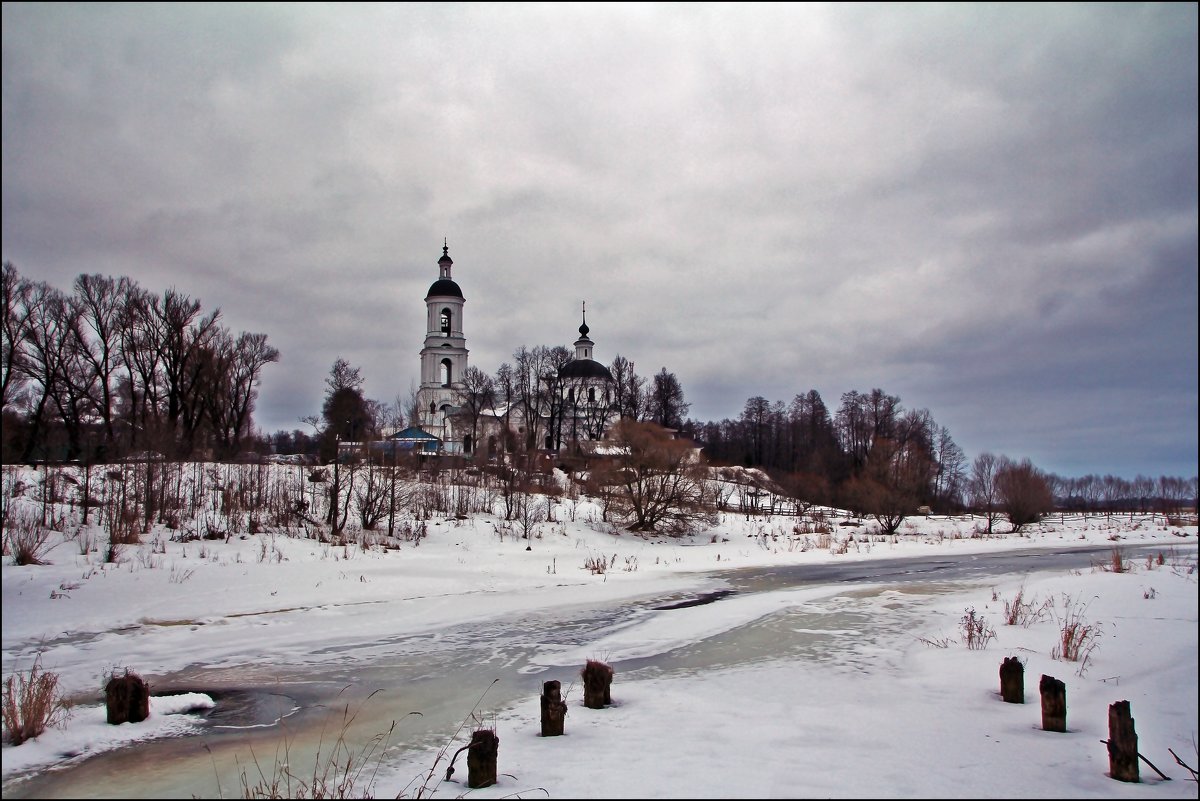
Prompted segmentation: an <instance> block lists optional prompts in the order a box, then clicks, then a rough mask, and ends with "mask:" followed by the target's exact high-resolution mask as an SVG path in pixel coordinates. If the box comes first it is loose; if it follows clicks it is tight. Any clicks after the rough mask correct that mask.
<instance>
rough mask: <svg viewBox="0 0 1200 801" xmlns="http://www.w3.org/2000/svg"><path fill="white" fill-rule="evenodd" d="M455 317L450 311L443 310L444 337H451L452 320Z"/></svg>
mask: <svg viewBox="0 0 1200 801" xmlns="http://www.w3.org/2000/svg"><path fill="white" fill-rule="evenodd" d="M452 316H453V315H452V314H451V312H450V310H449V309H442V335H443V336H450V319H451V317H452Z"/></svg>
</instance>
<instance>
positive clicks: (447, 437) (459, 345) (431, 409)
mask: <svg viewBox="0 0 1200 801" xmlns="http://www.w3.org/2000/svg"><path fill="white" fill-rule="evenodd" d="M453 266H454V261H453V260H452V259H451V258H450V247H449V244H448V243H444V244H443V247H442V257H441V258H440V259H438V278H437V280H436V281H434V282H433V283H432V284H431V285H430V287H429V291H428V292H427V293H426V294H425V344H424V347H422V348H421V384H420V387H419V389H418V391H417V397H416V401H415V406H416V409H415V410H414V411H416V412H417V413H418V417H417V419H415V420H413V421H412V422H411V425H412V426H415V427H417V428H420V429H421V430H423V431H425V432H427V433H428V434H431V435H433V436H434V437H436V438H437V439H438V440H440V443H441V445H440V450H441V452H442V453H443V454H452V455H463V456H469V457H470V456H475V455H476V454H477V453H479V454H481V455H482V456H484V458H487V457H489V456H494V455H498V454H497V447H498V446H499V447H501V448H502V447H503V445H502V443H504V442H512V441H519V440H520V437H519V436H516V431H515V430H516V429H519V430H520V431H522V432H523V431H524V427H525V426H527V425H530V424H533V425H534V426H535V428H537V430H538V431H539V432H543V433H541V435H540V436H539V444H541V445H543V446H544V448H545V450H547V451H550V452H555V453H558V452H561V451H573V450H575V449H578V448H580V447H581V445H584V444H586V443H593V442H595V441H597V440H600V439H602V438H603V436H604V435H605V434H606V433H607V432H608V431H609V429H610V428H611V427H612V425H613V424H614V423H615V422H616V420H617V412H616V403H615V401H616V398H615V395H614V392H613V377H612V374H611V372H610V371H609V369H608V368H607V367H605V366H604V365H603V364H601V363H600V362H598V361H596V360H595V359H594V358H593V348H594V346H595V343H594V342H592V340H591V339H590V338H589V337H588V334H589V333H590V329H589V328H588V325H587V310H586V306H585V307H584V310H583V324H582V325H580V326H579V338H578V339H577V340H575V358H574V359H571V360H570V361H568V362H566V363H565V364H564V365H562V367H560V368H559V370H558V375H557V377H556V380H555V381H553V386H551V387H548V389H547V397H546V398H545V400H546V403H545V406H546V408H544V409H541V410H539V413H538V414H539V415H540V416H541V417H542V419H540V420H536V421H526V420H523V419H521V417H520V416H519V415H516V414H513V413H511V412H510V413H509V414H507V415H505V414H503V412H502V411H501V410H499V409H496V408H492V409H489V410H486V413H485V414H484V415H483V416H482V418H481V420H480V421H479V422H478V423H477V425H476V436H477V437H478V439H479V441H478V442H474V441H472V434H471V425H470V423H469V422H468V421H467V420H465V419H464V415H463V412H462V402H463V391H464V389H465V387H464V385H463V381H462V378H463V375H464V373H465V372H466V370H467V367H468V353H469V351H468V350H467V339H466V335H465V333H464V332H465V325H464V321H463V307H464V305H465V304H466V298H465V297H464V295H463V292H462V289H461V287H459V285H458V283H457V282H456V281H455V280H454V277H453V275H452V274H451V271H452V268H453ZM505 425H507V426H509V427H510V428H512V429H514V431H510V432H505V431H504V430H503V429H504V427H505ZM481 445H482V447H481Z"/></svg>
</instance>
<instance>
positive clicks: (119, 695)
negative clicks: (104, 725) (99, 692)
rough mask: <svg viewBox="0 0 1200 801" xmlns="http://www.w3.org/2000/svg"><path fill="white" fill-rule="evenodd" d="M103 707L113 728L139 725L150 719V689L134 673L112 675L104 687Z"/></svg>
mask: <svg viewBox="0 0 1200 801" xmlns="http://www.w3.org/2000/svg"><path fill="white" fill-rule="evenodd" d="M104 706H105V710H106V712H107V715H108V722H109V723H111V724H113V725H114V726H116V725H119V724H121V723H141V722H142V721H143V720H145V719H146V718H148V717H150V687H149V685H147V684H146V682H145V681H144V680H143V679H142V677H141V676H139V675H137V674H136V673H129V672H128V671H126V673H125V675H123V676H116V675H114V676H112V677H111V678H109V680H108V684H106V685H104Z"/></svg>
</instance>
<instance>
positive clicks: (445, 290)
mask: <svg viewBox="0 0 1200 801" xmlns="http://www.w3.org/2000/svg"><path fill="white" fill-rule="evenodd" d="M462 296H463V293H462V290H461V289H459V288H458V284H456V283H454V282H453V281H451V280H450V279H449V278H439V279H438V280H436V281H434V282H433V283H432V284H430V285H429V292H427V293H426V294H425V297H427V298H432V297H450V298H461V297H462Z"/></svg>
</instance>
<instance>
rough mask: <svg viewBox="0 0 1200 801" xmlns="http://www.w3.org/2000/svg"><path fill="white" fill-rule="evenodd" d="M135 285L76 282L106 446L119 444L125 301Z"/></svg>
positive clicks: (84, 349)
mask: <svg viewBox="0 0 1200 801" xmlns="http://www.w3.org/2000/svg"><path fill="white" fill-rule="evenodd" d="M132 285H133V282H132V281H130V279H128V278H121V279H119V280H114V279H113V278H110V277H107V276H103V275H86V274H85V275H80V276H79V277H78V278H76V279H75V297H76V302H77V303H78V304H79V307H80V309H81V314H80V323H81V325H80V326H79V327H78V328H77V329H76V333H77V337H78V342H77V347H78V348H79V352H80V354H81V355H82V356H83V358H84V359H86V360H87V362H88V364H89V365H90V366H91V369H92V372H93V373H94V374H95V376H96V382H95V389H96V392H97V397H96V398H95V408H96V412H97V414H99V416H100V420H101V422H102V423H103V425H104V444H105V445H106V446H107V447H111V446H112V445H114V444H115V442H116V431H115V429H114V426H113V417H114V414H115V409H114V406H115V398H114V393H115V391H116V378H117V370H118V369H119V368H120V364H121V358H120V348H121V332H120V324H121V320H122V315H123V310H124V305H125V300H126V298H127V297H128V296H129V293H130V289H131V288H132Z"/></svg>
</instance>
